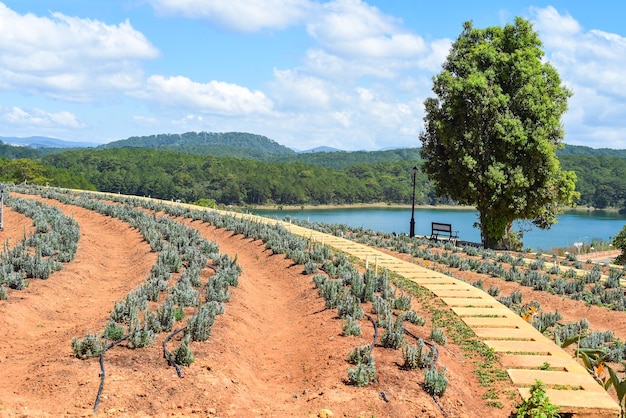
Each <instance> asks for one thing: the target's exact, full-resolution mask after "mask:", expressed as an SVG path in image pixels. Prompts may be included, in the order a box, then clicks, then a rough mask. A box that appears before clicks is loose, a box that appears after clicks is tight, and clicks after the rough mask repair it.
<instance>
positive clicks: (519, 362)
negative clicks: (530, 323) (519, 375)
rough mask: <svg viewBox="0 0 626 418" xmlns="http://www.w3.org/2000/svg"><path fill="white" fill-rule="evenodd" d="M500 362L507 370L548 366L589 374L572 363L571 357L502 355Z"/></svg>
mask: <svg viewBox="0 0 626 418" xmlns="http://www.w3.org/2000/svg"><path fill="white" fill-rule="evenodd" d="M500 362H501V363H502V365H503V366H504V367H506V368H511V369H539V368H540V367H542V366H544V365H546V364H548V365H549V367H550V368H551V369H558V370H567V371H573V372H576V373H580V372H581V371H582V372H583V373H587V371H586V370H585V368H584V367H582V366H581V365H579V364H578V363H576V362H575V361H572V358H571V357H570V356H569V355H564V356H561V355H553V356H544V355H536V356H529V355H522V354H500Z"/></svg>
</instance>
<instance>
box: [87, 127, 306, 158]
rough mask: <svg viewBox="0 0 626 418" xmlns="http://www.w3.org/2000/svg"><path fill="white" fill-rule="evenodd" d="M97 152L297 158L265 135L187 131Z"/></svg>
mask: <svg viewBox="0 0 626 418" xmlns="http://www.w3.org/2000/svg"><path fill="white" fill-rule="evenodd" d="M97 148H98V149H111V148H154V149H159V150H168V151H177V152H184V153H188V154H200V155H216V156H224V157H238V158H252V159H256V160H260V159H265V158H267V157H269V156H275V155H296V152H295V151H293V150H292V149H290V148H287V147H285V146H284V145H280V144H279V143H278V142H276V141H273V140H271V139H269V138H267V137H265V136H262V135H255V134H250V133H245V132H225V133H216V132H187V133H184V134H159V135H150V136H134V137H130V138H128V139H123V140H120V141H114V142H110V143H108V144H104V145H100V146H98V147H97Z"/></svg>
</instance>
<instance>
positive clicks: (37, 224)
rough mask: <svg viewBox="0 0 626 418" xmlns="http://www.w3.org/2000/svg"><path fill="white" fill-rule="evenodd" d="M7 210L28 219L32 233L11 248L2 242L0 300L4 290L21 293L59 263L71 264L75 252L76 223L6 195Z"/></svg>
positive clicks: (34, 203)
mask: <svg viewBox="0 0 626 418" xmlns="http://www.w3.org/2000/svg"><path fill="white" fill-rule="evenodd" d="M5 202H6V204H7V206H10V207H11V208H12V209H13V210H14V211H16V212H18V213H21V214H23V215H24V216H26V217H28V218H30V219H32V222H33V227H34V230H33V232H31V233H30V234H29V235H28V236H27V235H26V231H24V236H23V237H22V239H21V240H20V241H18V242H16V243H15V244H14V245H13V247H9V243H8V242H5V245H4V251H3V253H2V255H1V256H0V300H5V299H7V298H8V296H9V293H8V291H7V288H9V289H14V290H22V289H24V288H26V287H27V286H28V281H29V279H43V280H45V279H48V278H49V277H50V275H51V274H52V273H53V272H54V271H58V270H61V268H62V263H67V262H69V261H72V260H73V259H74V257H75V255H76V250H77V248H78V240H79V239H80V228H79V225H78V223H77V222H76V221H75V220H74V219H72V218H71V217H69V216H65V215H64V214H63V213H62V212H61V211H60V210H59V209H57V208H56V207H54V206H49V205H46V204H44V203H42V202H38V201H34V200H29V199H21V198H19V197H14V196H11V195H10V193H7V196H6V198H5Z"/></svg>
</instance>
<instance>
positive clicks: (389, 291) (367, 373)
mask: <svg viewBox="0 0 626 418" xmlns="http://www.w3.org/2000/svg"><path fill="white" fill-rule="evenodd" d="M320 248H321V249H322V250H316V251H313V252H311V253H310V260H309V261H308V262H307V263H306V264H305V273H309V274H314V275H313V282H314V283H315V286H316V288H317V289H318V292H319V295H320V296H322V297H323V298H324V301H325V305H326V308H327V309H337V315H338V317H339V318H340V319H341V320H342V327H343V333H344V335H346V336H351V335H361V329H362V327H361V321H362V320H363V319H364V318H367V319H368V320H370V321H372V323H373V324H374V329H375V330H376V331H375V336H374V341H373V342H372V343H371V344H368V345H364V346H357V347H355V348H354V349H353V350H352V351H351V352H350V353H349V354H348V361H349V362H350V363H351V364H353V365H354V367H353V368H350V369H348V382H349V383H350V384H353V385H356V386H365V385H367V384H369V383H370V382H372V381H375V380H376V367H375V361H374V354H373V352H374V348H375V347H376V340H377V335H378V330H379V329H383V330H384V331H383V332H382V335H381V336H380V342H379V344H380V346H381V347H384V348H389V349H393V350H398V349H402V357H403V363H402V368H403V369H427V370H425V373H424V384H423V385H424V389H425V390H426V392H427V393H429V394H430V395H432V396H433V397H434V398H435V400H436V399H437V397H439V396H442V395H443V393H444V392H445V390H446V388H447V385H448V380H447V378H446V376H445V374H446V368H445V367H442V368H440V369H439V368H437V366H436V362H437V356H438V350H437V345H436V344H437V343H438V344H440V345H443V344H445V342H446V339H447V337H446V336H445V335H444V333H443V331H442V330H441V329H440V328H432V330H431V333H430V340H432V341H433V342H431V341H428V340H424V339H422V338H420V337H417V336H415V334H413V333H412V332H410V331H409V330H408V329H407V328H406V327H405V326H404V324H405V323H407V322H408V323H411V324H413V325H417V326H423V325H424V324H425V322H426V321H425V320H424V319H423V318H422V317H421V316H419V315H418V314H417V312H415V311H414V310H411V301H412V296H411V295H410V294H407V293H404V292H400V293H399V294H398V289H397V288H394V287H393V286H392V285H391V281H390V277H389V274H388V272H387V271H386V270H383V271H382V272H381V274H376V273H375V272H374V271H373V270H371V269H366V270H365V272H364V273H363V274H360V273H359V271H358V269H357V268H356V267H355V266H354V265H353V264H352V263H350V262H349V261H348V258H347V257H346V256H345V255H344V254H343V253H336V254H334V253H333V252H332V251H330V250H329V249H328V247H320ZM318 268H319V269H321V270H322V271H323V272H324V273H316V271H317V269H318ZM315 273H316V274H315ZM367 306H369V309H370V312H371V313H372V314H373V315H376V318H375V319H374V318H373V317H371V316H370V315H369V314H367V313H366V309H368V308H367ZM407 335H409V336H411V337H413V338H414V339H415V341H416V342H415V343H414V344H411V343H410V342H409V341H407V340H406V336H407Z"/></svg>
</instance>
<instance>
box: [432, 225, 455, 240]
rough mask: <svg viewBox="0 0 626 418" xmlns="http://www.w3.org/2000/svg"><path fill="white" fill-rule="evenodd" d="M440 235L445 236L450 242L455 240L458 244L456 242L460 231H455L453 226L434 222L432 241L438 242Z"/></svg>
mask: <svg viewBox="0 0 626 418" xmlns="http://www.w3.org/2000/svg"><path fill="white" fill-rule="evenodd" d="M440 235H445V236H446V238H447V239H448V240H450V241H452V240H454V241H455V242H456V240H457V239H459V231H453V230H452V224H444V223H441V222H432V223H431V232H430V239H434V240H438V239H439V236H440Z"/></svg>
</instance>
